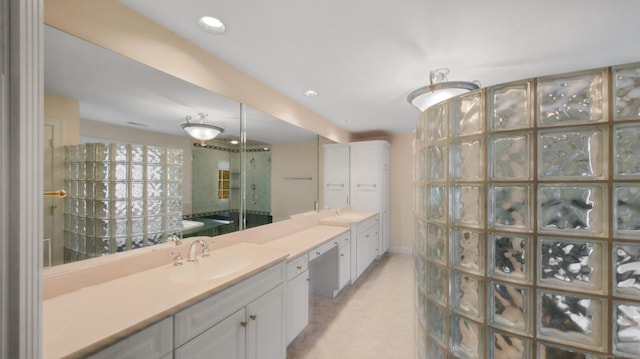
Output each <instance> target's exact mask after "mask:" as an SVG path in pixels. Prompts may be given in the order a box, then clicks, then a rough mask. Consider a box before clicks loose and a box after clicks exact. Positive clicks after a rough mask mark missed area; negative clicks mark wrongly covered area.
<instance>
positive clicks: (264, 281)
mask: <svg viewBox="0 0 640 359" xmlns="http://www.w3.org/2000/svg"><path fill="white" fill-rule="evenodd" d="M285 276H286V265H285V262H280V263H278V264H275V265H273V266H272V267H269V268H267V269H265V270H263V271H262V272H260V273H258V274H256V275H254V276H252V277H249V278H247V279H245V280H243V281H242V282H240V283H238V284H236V285H234V286H232V287H231V288H228V289H225V290H223V291H222V292H219V293H216V294H214V295H212V296H210V297H208V298H207V299H205V300H203V301H200V302H198V303H196V304H194V305H192V306H190V307H189V308H187V309H184V310H182V311H180V312H178V313H176V314H175V315H174V316H173V317H174V327H175V336H174V340H175V346H176V347H179V346H180V345H182V344H184V343H186V342H187V341H189V340H190V339H192V338H194V337H195V336H197V335H198V334H200V333H202V332H204V331H205V330H207V329H209V328H211V327H212V326H214V325H215V324H216V323H218V322H220V321H221V320H223V319H224V318H226V317H228V316H229V315H231V314H232V313H234V312H236V311H237V310H239V309H240V308H242V307H244V306H245V305H247V304H248V303H249V302H251V301H253V300H254V299H256V298H258V297H259V296H261V295H262V294H264V293H266V292H268V291H269V290H271V289H272V288H275V287H276V286H278V285H279V284H280V283H284V281H285Z"/></svg>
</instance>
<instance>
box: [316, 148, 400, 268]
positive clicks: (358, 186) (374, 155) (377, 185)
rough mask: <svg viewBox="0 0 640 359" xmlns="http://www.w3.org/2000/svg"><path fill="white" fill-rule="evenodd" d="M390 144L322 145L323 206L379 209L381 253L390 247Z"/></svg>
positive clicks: (378, 250)
mask: <svg viewBox="0 0 640 359" xmlns="http://www.w3.org/2000/svg"><path fill="white" fill-rule="evenodd" d="M389 148H390V145H389V143H388V142H386V141H362V142H352V143H350V144H328V145H324V146H322V150H323V162H324V168H323V169H324V181H323V190H324V191H323V193H324V195H323V197H324V198H323V199H324V207H328V208H337V207H340V206H345V205H349V206H350V207H351V209H353V210H358V211H371V212H378V213H379V227H378V234H379V235H378V237H379V243H378V246H377V255H378V256H380V255H382V254H383V253H385V252H386V251H387V250H388V249H389ZM343 184H344V186H342V185H343Z"/></svg>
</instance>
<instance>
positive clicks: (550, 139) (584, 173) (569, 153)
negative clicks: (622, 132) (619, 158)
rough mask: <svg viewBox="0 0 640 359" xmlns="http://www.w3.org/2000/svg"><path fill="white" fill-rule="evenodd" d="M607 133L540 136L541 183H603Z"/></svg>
mask: <svg viewBox="0 0 640 359" xmlns="http://www.w3.org/2000/svg"><path fill="white" fill-rule="evenodd" d="M606 136H607V134H606V130H605V129H604V128H602V127H598V128H587V129H585V130H582V131H578V130H573V131H571V132H569V133H567V131H566V130H560V131H557V130H554V131H544V132H541V133H540V135H539V138H538V148H539V153H538V176H539V177H540V178H541V179H545V178H550V179H560V180H562V179H571V178H580V179H585V178H593V179H602V178H603V177H604V175H605V172H606V170H607V169H606V166H605V161H604V159H605V158H606V151H605V149H604V148H603V144H604V139H605V137H606Z"/></svg>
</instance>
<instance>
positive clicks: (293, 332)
mask: <svg viewBox="0 0 640 359" xmlns="http://www.w3.org/2000/svg"><path fill="white" fill-rule="evenodd" d="M307 324H309V270H308V257H307V255H306V254H304V255H302V256H299V257H298V258H294V259H292V260H291V261H289V263H287V345H289V344H290V343H291V342H292V341H293V340H294V339H295V338H296V337H297V336H298V334H300V332H302V330H303V329H304V328H306V326H307Z"/></svg>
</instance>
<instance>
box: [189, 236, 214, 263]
mask: <svg viewBox="0 0 640 359" xmlns="http://www.w3.org/2000/svg"><path fill="white" fill-rule="evenodd" d="M212 243H213V242H210V243H207V242H205V241H204V240H203V239H197V240H195V241H193V242H191V244H189V252H188V256H187V261H188V262H197V261H198V258H197V257H196V247H197V246H198V244H199V245H200V246H201V247H202V257H208V256H209V245H210V244H212Z"/></svg>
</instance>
